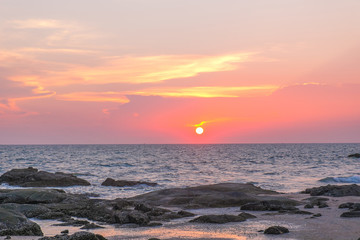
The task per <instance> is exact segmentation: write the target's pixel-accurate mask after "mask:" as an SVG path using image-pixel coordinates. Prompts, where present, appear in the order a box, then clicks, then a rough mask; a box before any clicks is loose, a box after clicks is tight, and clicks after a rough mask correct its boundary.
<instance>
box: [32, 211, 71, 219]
mask: <svg viewBox="0 0 360 240" xmlns="http://www.w3.org/2000/svg"><path fill="white" fill-rule="evenodd" d="M65 216H66V215H65V214H64V213H62V212H47V213H44V214H41V215H38V216H37V217H36V218H38V219H61V218H64V217H65Z"/></svg>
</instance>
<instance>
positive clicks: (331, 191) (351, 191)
mask: <svg viewBox="0 0 360 240" xmlns="http://www.w3.org/2000/svg"><path fill="white" fill-rule="evenodd" d="M302 193H308V194H310V195H311V196H331V197H344V196H360V186H358V185H356V184H351V185H341V186H338V185H326V186H321V187H314V188H308V189H306V190H305V191H303V192H302Z"/></svg>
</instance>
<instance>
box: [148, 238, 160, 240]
mask: <svg viewBox="0 0 360 240" xmlns="http://www.w3.org/2000/svg"><path fill="white" fill-rule="evenodd" d="M148 240H160V239H159V238H149V239H148Z"/></svg>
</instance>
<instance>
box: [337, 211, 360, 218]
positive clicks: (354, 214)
mask: <svg viewBox="0 0 360 240" xmlns="http://www.w3.org/2000/svg"><path fill="white" fill-rule="evenodd" d="M340 217H346V218H353V217H360V211H350V212H344V213H343V214H341V215H340Z"/></svg>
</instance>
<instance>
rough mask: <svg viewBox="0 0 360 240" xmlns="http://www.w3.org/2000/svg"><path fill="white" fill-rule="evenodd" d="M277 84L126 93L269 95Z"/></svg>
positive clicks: (160, 89) (209, 96)
mask: <svg viewBox="0 0 360 240" xmlns="http://www.w3.org/2000/svg"><path fill="white" fill-rule="evenodd" d="M278 88H279V86H275V85H264V86H243V87H221V86H214V87H188V88H157V89H146V90H140V91H134V92H127V93H126V94H127V95H141V96H162V97H200V98H214V97H226V98H229V97H230V98H234V97H256V96H264V95H269V94H271V93H272V92H274V91H275V90H277V89H278Z"/></svg>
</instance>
